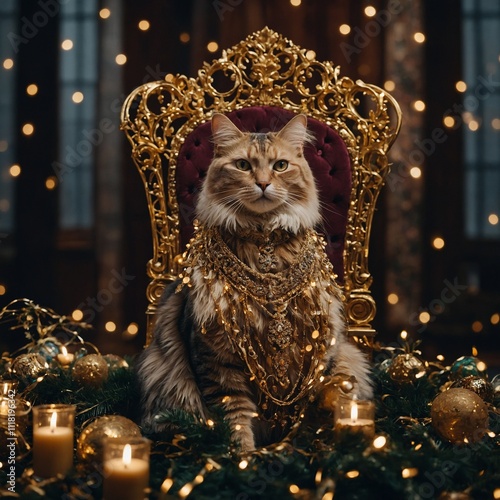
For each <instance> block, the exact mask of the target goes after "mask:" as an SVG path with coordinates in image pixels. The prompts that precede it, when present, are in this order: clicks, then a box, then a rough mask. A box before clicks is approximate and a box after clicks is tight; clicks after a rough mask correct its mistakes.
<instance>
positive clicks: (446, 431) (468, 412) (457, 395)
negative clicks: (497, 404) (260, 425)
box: [431, 388, 489, 444]
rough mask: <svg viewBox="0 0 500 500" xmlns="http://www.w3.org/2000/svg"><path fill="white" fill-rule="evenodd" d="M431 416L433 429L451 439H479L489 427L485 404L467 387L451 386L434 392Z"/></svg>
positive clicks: (470, 441) (474, 440) (462, 440)
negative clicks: (438, 392)
mask: <svg viewBox="0 0 500 500" xmlns="http://www.w3.org/2000/svg"><path fill="white" fill-rule="evenodd" d="M431 418H432V425H433V427H434V429H436V431H437V432H438V434H439V435H440V436H441V437H442V438H444V439H446V440H447V441H449V442H450V443H455V444H458V443H464V442H469V443H474V442H477V441H480V440H481V439H482V438H483V436H484V434H485V433H486V431H487V430H488V423H489V419H488V408H487V406H486V404H485V402H484V401H483V400H482V399H481V398H480V397H479V396H478V395H477V394H476V393H474V392H472V391H469V390H468V389H462V388H453V389H449V390H447V391H445V392H442V393H441V394H439V395H438V396H436V398H435V399H434V401H433V402H432V406H431Z"/></svg>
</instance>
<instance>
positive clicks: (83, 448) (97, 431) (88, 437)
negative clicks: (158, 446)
mask: <svg viewBox="0 0 500 500" xmlns="http://www.w3.org/2000/svg"><path fill="white" fill-rule="evenodd" d="M140 436H141V430H140V429H139V426H138V425H137V424H135V423H134V422H132V420H129V419H128V418H126V417H122V416H121V415H105V416H103V417H98V418H97V419H95V420H93V421H92V422H90V423H89V424H87V425H86V426H85V427H84V429H83V430H82V432H81V433H80V435H79V436H78V440H77V445H76V452H77V455H78V458H79V459H80V460H82V461H86V462H95V463H98V464H100V463H101V462H102V450H103V440H104V438H106V437H113V438H114V437H140Z"/></svg>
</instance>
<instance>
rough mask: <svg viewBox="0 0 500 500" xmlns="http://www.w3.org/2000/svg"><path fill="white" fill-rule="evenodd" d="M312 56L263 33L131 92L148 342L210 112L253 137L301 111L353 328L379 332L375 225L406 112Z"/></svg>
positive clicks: (205, 143)
mask: <svg viewBox="0 0 500 500" xmlns="http://www.w3.org/2000/svg"><path fill="white" fill-rule="evenodd" d="M308 56H309V53H308V52H306V50H304V49H302V48H300V47H298V46H296V45H294V44H293V43H292V42H290V41H289V40H287V39H286V38H284V37H283V36H281V35H280V34H278V33H276V32H274V31H272V30H270V29H268V28H264V29H263V30H261V31H259V32H256V33H254V34H252V35H250V36H249V37H248V38H247V39H246V40H244V41H242V42H240V43H239V44H237V45H236V46H234V47H232V48H231V49H228V50H225V51H223V53H222V56H221V57H220V58H219V59H217V60H214V61H213V62H212V63H205V64H204V66H203V68H201V69H200V70H199V72H198V76H197V77H196V78H188V77H186V76H184V75H176V76H170V77H168V78H166V80H165V81H157V82H148V83H145V84H143V85H141V86H140V87H138V88H137V89H135V90H134V91H133V92H132V93H131V94H130V95H129V96H128V98H127V99H126V101H125V103H124V105H123V108H122V116H121V120H122V129H123V130H124V131H125V133H126V135H127V137H128V139H129V141H130V143H131V145H132V158H133V160H134V162H135V164H136V166H137V168H138V170H139V173H140V174H141V177H142V181H143V183H144V187H145V191H146V198H147V203H148V208H149V214H150V219H151V228H152V233H153V234H152V236H153V257H152V259H151V260H150V261H149V262H148V265H147V272H148V276H149V277H150V278H151V281H150V283H149V286H148V289H147V298H148V303H149V306H148V310H147V311H146V312H147V315H148V337H147V342H149V340H150V335H151V332H152V326H153V324H154V315H155V312H156V306H157V304H158V301H159V299H160V297H161V294H162V292H163V289H164V287H165V285H166V284H168V282H170V281H172V280H174V279H175V278H176V277H177V275H178V271H179V270H178V256H179V255H180V254H181V253H182V251H183V248H184V246H185V244H186V243H187V242H188V241H189V238H190V236H191V234H192V222H193V221H192V219H193V207H194V203H195V199H196V193H197V192H198V191H199V188H200V185H201V183H202V182H203V177H204V176H205V173H206V170H207V168H208V166H209V164H210V161H211V159H212V153H213V149H212V143H211V141H210V123H209V121H210V118H211V116H212V114H213V113H215V112H218V113H225V114H227V115H228V116H229V118H231V120H232V121H233V122H234V123H235V124H236V125H237V126H239V127H240V128H241V129H243V130H248V131H251V132H259V131H260V132H262V131H269V130H279V129H281V128H282V126H283V125H284V124H285V123H286V122H287V121H288V120H289V119H290V118H291V117H292V116H294V115H295V114H297V113H305V114H306V115H308V117H309V120H308V124H309V125H308V126H309V128H310V130H311V131H312V132H313V134H314V135H315V138H316V142H315V145H314V147H308V148H307V150H306V151H305V155H306V158H307V160H308V162H309V164H310V166H311V169H312V170H313V173H314V175H315V178H316V181H317V185H318V188H319V193H320V199H321V201H322V209H323V221H324V223H323V227H322V231H323V232H324V234H325V238H326V241H327V252H328V255H329V257H330V259H331V261H332V263H333V266H334V270H335V272H336V273H337V275H338V281H339V283H340V284H341V285H342V287H343V290H344V294H345V298H346V312H347V318H348V322H349V330H350V333H351V334H353V335H357V336H361V337H362V336H372V335H374V333H375V332H374V330H373V329H372V327H371V322H372V320H373V318H374V316H375V312H376V307H375V301H374V299H373V297H372V296H371V293H370V286H371V283H372V277H371V275H370V273H369V271H368V249H369V238H370V228H371V223H372V218H373V213H374V210H375V204H376V200H377V197H378V194H379V192H380V189H381V187H382V186H383V184H384V179H385V176H386V175H387V174H388V172H389V164H388V160H387V152H388V150H389V148H390V146H391V144H392V143H393V142H394V140H395V139H396V136H397V134H398V132H399V127H400V124H401V112H400V109H399V106H398V104H397V103H396V102H395V100H394V99H393V98H392V97H391V96H390V95H389V94H387V92H385V91H384V90H382V89H380V88H379V87H377V86H374V85H370V84H366V83H364V82H362V81H360V80H358V81H356V82H354V81H353V80H351V79H350V78H347V77H342V78H340V76H339V72H340V70H339V67H335V66H333V64H332V63H330V62H319V61H316V60H315V59H314V58H310V57H308Z"/></svg>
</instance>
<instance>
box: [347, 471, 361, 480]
mask: <svg viewBox="0 0 500 500" xmlns="http://www.w3.org/2000/svg"><path fill="white" fill-rule="evenodd" d="M345 475H346V477H348V478H349V479H355V478H357V477H359V470H350V471H347V472H346V473H345Z"/></svg>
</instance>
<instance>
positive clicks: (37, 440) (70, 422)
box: [33, 405, 75, 477]
mask: <svg viewBox="0 0 500 500" xmlns="http://www.w3.org/2000/svg"><path fill="white" fill-rule="evenodd" d="M74 421H75V407H74V406H73V405H41V406H34V407H33V470H34V472H35V474H36V475H37V476H40V477H53V476H57V474H66V473H67V472H68V471H69V470H70V469H71V467H72V466H73V433H74Z"/></svg>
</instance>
